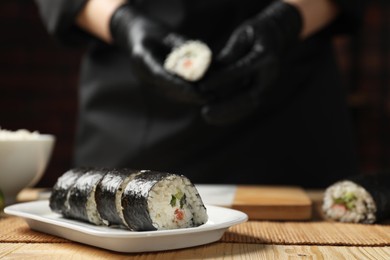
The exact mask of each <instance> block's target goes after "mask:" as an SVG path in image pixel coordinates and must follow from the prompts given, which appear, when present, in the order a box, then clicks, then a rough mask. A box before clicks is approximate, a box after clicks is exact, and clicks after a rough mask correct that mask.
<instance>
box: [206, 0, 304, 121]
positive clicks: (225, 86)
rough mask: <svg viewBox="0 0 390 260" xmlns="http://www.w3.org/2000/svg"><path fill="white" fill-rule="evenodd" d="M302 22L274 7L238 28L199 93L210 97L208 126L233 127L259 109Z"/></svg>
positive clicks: (285, 7)
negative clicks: (224, 125) (201, 92)
mask: <svg viewBox="0 0 390 260" xmlns="http://www.w3.org/2000/svg"><path fill="white" fill-rule="evenodd" d="M301 30H302V18H301V15H300V13H299V11H298V10H297V8H296V7H294V6H292V5H290V4H287V3H284V2H281V1H277V2H275V3H273V4H271V5H270V6H269V7H267V8H266V9H265V10H264V11H262V12H261V13H260V14H259V15H258V16H256V17H255V18H253V19H251V20H249V21H247V22H245V23H244V24H242V25H241V26H239V27H238V28H237V29H236V30H235V31H234V32H233V34H232V35H231V36H230V38H229V40H228V42H227V44H226V45H225V46H224V47H223V48H222V50H221V52H220V53H219V55H218V56H217V58H216V61H215V64H217V65H218V66H219V67H221V68H222V69H219V70H218V69H216V70H215V71H214V72H213V73H210V74H209V78H208V79H207V78H206V79H205V80H204V82H203V83H202V84H201V86H200V88H201V90H202V91H203V92H205V93H208V94H209V95H212V96H214V101H212V102H210V103H208V104H207V105H206V106H204V107H203V109H202V115H203V117H204V119H205V120H206V121H207V122H209V123H210V124H215V125H223V124H230V123H234V122H237V121H239V120H241V119H243V118H245V117H246V116H248V115H250V114H251V113H253V112H254V111H255V110H256V109H258V108H259V107H261V106H263V105H264V104H265V103H266V102H268V101H267V100H266V99H267V93H268V92H270V91H275V90H272V88H273V87H274V86H273V83H274V82H275V80H276V79H277V77H278V73H279V70H280V63H281V60H282V58H283V55H284V54H285V51H286V49H287V48H288V47H290V46H292V45H293V44H295V43H297V42H298V38H299V34H300V32H301Z"/></svg>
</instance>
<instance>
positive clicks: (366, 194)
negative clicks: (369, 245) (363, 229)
mask: <svg viewBox="0 0 390 260" xmlns="http://www.w3.org/2000/svg"><path fill="white" fill-rule="evenodd" d="M322 210H323V212H324V214H325V216H326V217H327V218H329V219H331V220H335V221H340V222H351V223H366V224H372V223H375V222H379V221H381V220H384V219H385V218H387V217H389V216H390V175H388V174H377V175H358V176H354V177H351V178H348V179H346V180H342V181H339V182H336V183H334V184H333V185H331V186H329V187H328V188H327V189H326V190H325V194H324V198H323V204H322Z"/></svg>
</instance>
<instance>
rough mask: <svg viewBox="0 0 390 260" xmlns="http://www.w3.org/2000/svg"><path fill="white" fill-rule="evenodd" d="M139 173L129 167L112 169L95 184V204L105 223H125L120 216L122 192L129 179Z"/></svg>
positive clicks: (111, 224) (110, 224)
mask: <svg viewBox="0 0 390 260" xmlns="http://www.w3.org/2000/svg"><path fill="white" fill-rule="evenodd" d="M139 173H140V172H139V171H135V170H130V169H120V170H116V169H112V170H109V171H108V172H107V173H106V174H105V175H104V177H103V179H102V180H101V181H100V182H99V184H98V185H97V187H96V192H95V200H96V206H97V211H98V213H99V215H100V217H101V219H102V221H103V223H104V224H105V225H109V226H113V225H119V226H121V225H126V223H125V222H124V221H123V216H122V194H123V191H124V189H125V187H126V185H127V184H128V183H129V181H131V180H132V179H133V178H134V177H135V176H137V174H139Z"/></svg>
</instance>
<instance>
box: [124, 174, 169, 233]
mask: <svg viewBox="0 0 390 260" xmlns="http://www.w3.org/2000/svg"><path fill="white" fill-rule="evenodd" d="M170 175H172V174H171V173H163V172H156V171H142V173H141V174H139V175H137V176H136V177H135V178H134V179H133V180H132V181H130V182H129V183H128V185H127V186H126V189H125V191H124V192H123V194H122V206H123V216H124V218H125V221H126V223H127V225H128V226H129V228H130V229H132V230H136V231H150V230H157V228H156V227H155V226H153V222H152V220H151V218H150V215H149V211H148V196H149V192H150V191H151V189H152V188H153V186H154V185H155V184H156V183H158V182H159V181H161V180H163V179H164V178H166V177H168V176H170Z"/></svg>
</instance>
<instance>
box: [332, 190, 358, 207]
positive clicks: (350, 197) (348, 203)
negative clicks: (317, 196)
mask: <svg viewBox="0 0 390 260" xmlns="http://www.w3.org/2000/svg"><path fill="white" fill-rule="evenodd" d="M356 200H357V197H356V195H355V194H354V193H352V192H346V193H344V194H343V195H342V196H341V197H339V198H333V201H334V203H335V204H342V205H344V206H345V207H346V208H347V209H349V210H351V209H353V208H354V207H355V201H356Z"/></svg>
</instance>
